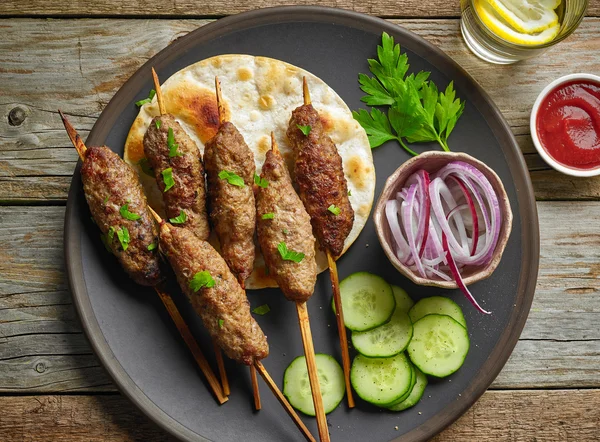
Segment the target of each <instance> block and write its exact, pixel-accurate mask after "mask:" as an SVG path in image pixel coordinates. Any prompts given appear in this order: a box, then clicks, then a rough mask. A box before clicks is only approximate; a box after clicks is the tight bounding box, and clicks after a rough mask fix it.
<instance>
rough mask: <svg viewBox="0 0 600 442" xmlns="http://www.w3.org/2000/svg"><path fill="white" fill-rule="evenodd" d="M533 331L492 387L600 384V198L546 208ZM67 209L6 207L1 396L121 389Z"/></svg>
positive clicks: (0, 277)
mask: <svg viewBox="0 0 600 442" xmlns="http://www.w3.org/2000/svg"><path fill="white" fill-rule="evenodd" d="M538 209H539V215H540V228H541V244H542V248H541V262H540V275H539V280H538V286H537V292H536V296H535V298H534V303H533V308H532V311H531V313H530V316H529V320H528V322H527V325H526V326H525V330H524V331H523V334H522V336H521V340H520V342H519V343H518V345H517V347H516V349H515V351H514V353H513V355H512V357H511V359H510V360H509V362H508V363H507V365H506V367H505V368H504V370H503V371H502V372H501V374H500V376H499V377H498V379H497V380H496V381H495V382H494V384H493V386H492V387H493V388H507V389H513V388H542V387H552V388H560V387H561V386H564V385H570V386H572V387H600V330H599V329H598V327H597V324H598V323H599V322H600V297H599V296H598V293H599V292H600V265H599V264H598V263H599V262H600V234H599V233H598V230H597V225H596V224H595V223H594V222H593V220H596V219H599V218H600V202H580V203H577V204H574V203H569V202H540V203H538ZM63 217H64V208H62V207H14V206H13V207H0V243H1V244H3V247H2V250H1V252H0V253H1V255H0V392H5V393H10V392H24V391H26V392H30V393H53V392H58V391H73V390H77V391H82V392H87V391H115V387H114V385H113V384H112V383H111V382H110V381H109V379H108V377H107V376H106V374H105V373H104V371H103V370H102V368H101V367H100V365H99V363H98V361H97V359H96V358H95V357H94V356H93V354H92V351H91V349H90V348H89V345H88V343H87V341H86V339H85V337H84V336H83V334H82V333H81V329H80V326H79V323H78V319H77V317H76V315H75V313H74V310H73V306H72V305H71V298H70V295H69V293H68V292H67V291H66V281H65V275H64V268H63V258H62V250H63V249H62V229H63Z"/></svg>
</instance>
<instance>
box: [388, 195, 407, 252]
mask: <svg viewBox="0 0 600 442" xmlns="http://www.w3.org/2000/svg"><path fill="white" fill-rule="evenodd" d="M398 212H399V210H398V202H397V201H396V200H390V201H388V202H387V203H385V217H386V218H387V222H388V224H389V226H390V230H391V231H392V236H393V237H394V240H395V241H396V247H397V249H396V250H397V255H398V259H399V260H400V262H402V263H404V262H405V261H406V259H407V258H408V255H409V252H410V250H409V248H408V244H407V243H406V240H405V239H404V237H403V236H402V231H401V230H400V222H399V221H398Z"/></svg>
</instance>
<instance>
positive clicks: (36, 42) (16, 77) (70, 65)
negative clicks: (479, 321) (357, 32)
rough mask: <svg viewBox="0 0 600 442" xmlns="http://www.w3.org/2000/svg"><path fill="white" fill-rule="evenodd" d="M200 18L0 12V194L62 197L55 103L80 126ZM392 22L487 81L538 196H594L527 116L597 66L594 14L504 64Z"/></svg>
mask: <svg viewBox="0 0 600 442" xmlns="http://www.w3.org/2000/svg"><path fill="white" fill-rule="evenodd" d="M83 3H84V2H82V4H83ZM87 3H90V2H87ZM597 3H600V0H598V1H597ZM177 4H178V5H179V2H177ZM3 5H6V3H3ZM388 6H389V5H388ZM1 7H3V6H0V8H1ZM4 7H5V6H4ZM208 22H209V21H208V20H122V19H120V20H103V19H90V20H39V19H11V20H0V26H1V27H2V31H3V32H2V35H3V38H2V40H1V41H0V65H1V66H2V68H1V69H0V84H2V94H1V95H2V98H1V103H0V115H3V117H2V118H0V203H4V204H7V203H11V202H12V203H23V202H25V203H29V202H41V203H43V202H46V201H48V200H50V201H64V200H65V199H66V195H67V190H68V185H69V182H70V176H71V174H72V172H73V169H74V167H75V162H76V159H77V156H76V154H75V152H74V151H73V149H72V148H71V147H70V146H69V143H68V140H67V137H66V135H65V133H64V131H63V129H62V125H61V123H60V119H59V118H58V114H57V113H56V109H57V108H59V107H60V108H62V109H63V110H64V111H66V112H67V113H69V114H71V115H72V117H71V118H72V120H73V123H74V124H75V125H76V127H77V128H78V129H79V130H80V131H81V133H82V135H84V136H85V135H87V133H88V132H89V130H90V129H91V128H92V126H93V124H94V122H95V121H96V119H97V117H98V116H99V114H100V112H101V111H102V109H103V108H104V106H105V105H106V103H107V102H108V101H109V100H110V98H111V97H112V96H113V95H114V93H115V92H116V91H117V90H118V88H119V87H120V86H121V85H122V84H123V83H124V82H125V80H126V79H127V78H129V77H130V76H131V75H132V74H133V73H134V72H135V71H136V70H137V69H138V68H139V67H140V66H141V65H142V64H143V63H144V62H145V61H146V60H148V58H150V57H151V56H153V55H154V54H155V53H156V52H158V51H159V50H160V49H162V48H164V47H165V46H167V45H168V44H169V43H170V42H172V41H173V40H174V39H176V38H177V37H180V36H182V35H185V34H186V33H187V32H189V31H191V30H193V29H195V28H197V27H199V26H202V25H204V24H206V23H208ZM393 22H394V23H398V24H400V25H402V26H405V27H406V28H408V29H410V30H412V31H414V32H415V33H417V34H419V35H421V36H422V37H424V38H426V39H428V40H429V41H431V42H433V43H434V44H436V45H438V46H439V47H440V48H442V49H443V50H444V51H446V52H447V53H448V54H449V55H450V56H451V57H453V58H454V59H455V60H456V61H457V62H458V63H459V64H460V65H461V66H463V67H464V68H465V69H466V70H467V71H468V72H469V73H470V74H471V75H473V76H474V77H475V79H477V81H479V82H480V83H481V85H482V86H483V87H484V88H485V89H486V91H488V93H489V94H490V96H491V97H492V98H493V99H494V100H495V102H496V103H497V105H498V106H499V108H500V109H501V110H502V112H503V113H504V115H505V116H506V118H507V120H508V121H509V123H510V124H511V127H512V129H513V132H514V133H515V135H517V139H518V141H519V144H520V146H521V149H522V150H523V152H524V153H525V154H526V159H527V163H528V166H529V168H530V170H531V171H532V179H533V182H534V187H535V190H536V196H537V197H538V199H599V198H600V178H591V179H584V180H581V179H579V180H576V179H573V178H569V177H566V176H564V175H562V174H559V173H556V172H554V171H553V170H550V169H549V167H548V166H547V165H546V164H545V163H544V162H543V161H542V160H541V158H540V157H539V156H538V155H537V153H535V149H534V147H533V144H532V142H531V137H530V136H529V123H528V118H529V111H530V108H531V106H532V104H533V102H534V100H535V98H536V96H537V94H538V93H539V92H540V91H541V89H542V88H543V87H544V86H545V85H546V84H547V83H549V82H550V81H551V80H553V79H555V78H557V77H559V76H561V75H564V74H566V73H571V72H572V68H571V66H573V65H577V70H579V71H585V72H600V57H598V50H599V49H600V19H599V18H587V19H585V20H584V22H583V23H582V25H581V27H580V28H579V29H578V30H577V32H576V33H575V34H574V35H573V36H571V37H570V38H568V39H567V40H566V41H565V42H563V43H561V44H559V45H557V46H556V47H554V48H552V49H551V50H550V51H548V52H547V55H544V56H543V57H538V58H536V59H533V60H529V61H526V62H523V63H520V64H517V65H513V66H497V65H492V64H489V63H485V62H483V61H481V60H479V59H478V58H476V57H475V56H473V55H472V54H471V53H470V52H469V51H468V49H467V48H466V46H465V45H464V43H463V41H462V37H461V36H460V32H459V27H458V23H459V22H458V20H456V19H447V20H444V19H440V20H435V21H434V20H393ZM565 60H569V62H568V63H567V62H566V61H565ZM16 108H21V109H22V110H23V113H22V114H21V115H25V116H26V117H25V119H24V121H23V122H22V123H21V124H19V125H17V126H14V125H11V124H9V116H10V115H11V114H10V113H11V111H13V109H16ZM15 115H16V114H15V113H13V114H12V116H13V117H14V116H15ZM17 121H19V120H17ZM14 122H15V121H14V118H13V121H12V123H13V124H14Z"/></svg>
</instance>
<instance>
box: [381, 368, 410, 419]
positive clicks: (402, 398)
mask: <svg viewBox="0 0 600 442" xmlns="http://www.w3.org/2000/svg"><path fill="white" fill-rule="evenodd" d="M409 362H410V361H409ZM410 370H411V376H410V388H409V389H408V390H407V392H406V393H404V394H403V395H402V396H401V397H399V398H398V399H396V400H395V401H394V402H392V403H391V404H386V405H384V407H385V408H389V407H393V406H394V405H396V404H399V403H400V402H404V401H405V400H406V399H408V397H409V396H410V394H411V393H412V390H413V388H414V387H415V384H416V383H417V367H415V366H414V365H413V364H410Z"/></svg>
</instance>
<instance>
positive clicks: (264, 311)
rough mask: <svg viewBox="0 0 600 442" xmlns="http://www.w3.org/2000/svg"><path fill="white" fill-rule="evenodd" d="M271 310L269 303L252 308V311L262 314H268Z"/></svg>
mask: <svg viewBox="0 0 600 442" xmlns="http://www.w3.org/2000/svg"><path fill="white" fill-rule="evenodd" d="M270 311H271V308H270V307H269V304H263V305H259V306H258V307H256V308H253V309H252V313H255V314H257V315H261V316H263V315H266V314H267V313H269V312H270Z"/></svg>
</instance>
